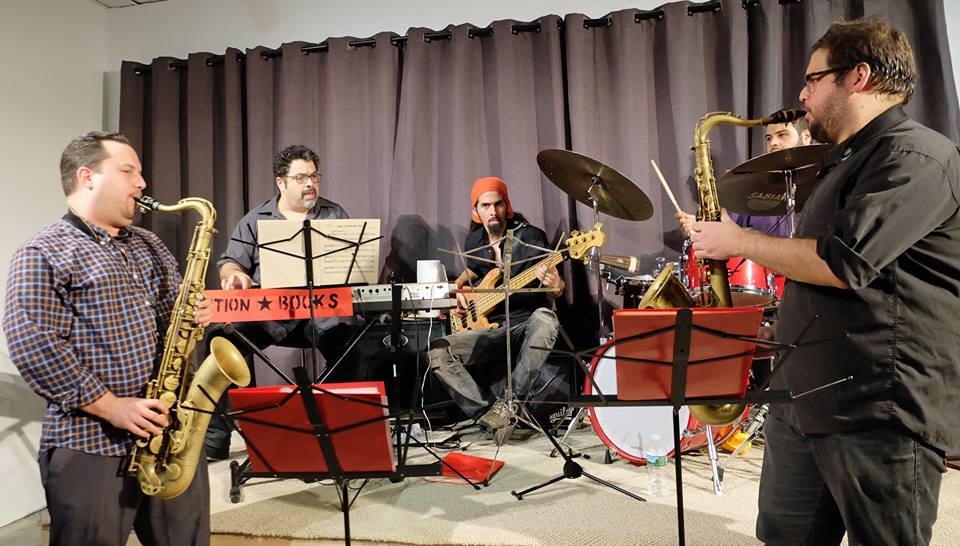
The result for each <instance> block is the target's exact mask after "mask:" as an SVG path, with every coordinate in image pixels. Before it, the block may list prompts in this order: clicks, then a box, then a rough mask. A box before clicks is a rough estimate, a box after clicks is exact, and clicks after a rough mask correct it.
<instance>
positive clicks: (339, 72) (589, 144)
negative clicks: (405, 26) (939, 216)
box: [120, 0, 960, 305]
mask: <svg viewBox="0 0 960 546" xmlns="http://www.w3.org/2000/svg"><path fill="white" fill-rule="evenodd" d="M705 7H708V8H709V9H704V8H705ZM864 14H865V15H882V16H885V17H887V18H888V19H890V21H891V22H892V23H893V24H894V25H897V26H898V27H900V28H901V29H903V30H904V31H905V32H906V33H907V35H908V37H909V38H910V40H911V43H912V44H913V46H914V48H915V51H916V56H917V60H918V64H919V70H920V81H919V84H918V86H917V89H916V92H915V94H914V97H913V100H912V101H911V102H910V104H909V105H908V106H907V112H908V113H909V114H910V115H911V116H912V117H914V118H915V119H917V120H918V121H920V122H921V123H924V124H926V125H928V126H930V127H932V128H934V129H936V130H938V131H940V132H942V133H944V134H946V135H947V136H948V137H950V138H952V139H954V140H957V139H958V138H960V122H958V109H960V108H958V100H957V92H956V89H955V85H954V79H953V71H952V64H951V61H950V54H949V47H948V44H947V38H946V22H945V19H944V13H943V3H942V1H941V0H829V1H821V0H804V1H800V2H790V3H784V4H781V3H780V1H779V0H758V1H756V2H741V1H740V0H722V1H719V2H712V3H709V4H704V3H700V2H698V3H694V2H686V1H684V2H672V3H669V4H666V5H664V6H662V7H661V8H660V9H659V10H656V11H654V12H642V11H638V10H634V9H627V10H622V11H617V12H614V13H611V14H609V15H608V16H607V18H606V20H605V21H590V20H587V19H586V18H585V17H584V16H583V15H579V14H573V15H567V16H566V17H565V18H564V19H563V20H562V24H561V19H560V18H559V17H557V16H554V15H550V16H545V17H542V18H540V19H538V20H537V21H534V22H531V23H518V22H516V21H510V20H504V21H496V22H494V23H492V24H491V27H490V29H489V30H487V29H476V28H474V27H472V26H469V25H457V26H450V27H448V28H447V29H446V30H447V31H449V37H445V36H441V35H438V33H436V32H434V31H432V30H430V29H425V28H412V29H410V30H409V31H408V33H407V39H406V40H405V41H403V40H401V41H400V42H401V45H397V42H395V41H394V40H393V39H395V38H396V36H395V35H393V34H390V33H381V34H378V35H377V36H375V37H374V38H373V39H372V43H371V42H370V41H369V40H364V41H362V42H360V43H357V42H356V41H354V40H353V39H351V38H345V37H344V38H331V39H329V40H327V41H326V45H327V47H326V50H324V51H315V52H310V53H308V52H305V51H304V47H305V46H309V45H310V44H306V43H304V42H291V43H286V44H283V45H282V46H280V48H279V49H276V50H274V49H269V48H265V47H257V48H252V49H248V50H246V51H245V52H243V53H241V52H240V51H239V50H235V49H230V50H227V51H226V52H225V54H224V55H223V56H213V55H211V54H209V53H196V54H192V55H190V56H189V57H188V59H187V60H186V61H182V60H177V59H172V58H168V57H161V58H157V59H155V60H154V61H153V62H152V63H151V64H150V65H149V66H148V67H143V66H141V65H138V64H136V63H128V62H125V63H123V66H122V67H121V101H120V128H121V131H122V132H124V133H125V134H126V135H127V136H128V138H130V139H131V141H132V142H133V143H134V147H135V148H136V149H137V150H138V152H139V153H140V155H141V159H142V161H143V164H144V173H145V176H146V178H147V181H148V190H147V192H148V193H149V194H151V195H153V196H154V197H155V198H157V199H158V200H160V201H161V202H163V203H175V202H176V201H177V200H178V199H180V198H182V197H185V196H199V197H204V198H207V199H210V200H212V201H213V203H214V205H215V206H216V208H217V210H218V213H219V219H218V229H219V230H220V235H219V236H218V237H216V238H215V239H214V245H213V253H214V256H216V255H218V254H219V253H220V252H221V251H222V250H223V248H224V247H225V246H226V244H227V242H228V239H227V236H228V234H229V233H230V232H231V231H232V229H233V227H234V226H235V225H236V224H237V222H238V221H239V220H240V218H241V217H242V216H243V214H244V213H245V212H246V211H247V210H249V209H250V208H251V207H253V206H255V205H257V204H259V203H261V202H263V201H264V200H266V199H268V198H271V197H272V196H274V195H275V183H274V177H273V173H272V160H273V155H274V153H275V152H277V151H278V150H279V149H281V148H282V147H283V146H285V145H288V144H294V143H299V144H305V145H307V146H309V147H310V148H312V149H314V150H315V151H316V152H317V153H318V155H319V156H320V165H319V167H320V171H321V173H322V175H323V178H322V179H321V182H320V192H321V195H323V196H324V197H327V198H329V199H331V200H333V201H336V202H339V203H340V204H341V205H343V206H344V207H345V208H346V210H347V211H348V212H349V214H350V215H351V216H352V217H354V218H364V217H368V218H380V219H381V220H382V225H381V230H382V234H383V236H384V238H383V240H382V243H381V246H380V249H381V262H382V263H383V270H382V276H383V278H386V275H387V273H389V272H391V271H392V272H396V273H397V274H398V275H399V278H400V280H402V281H408V282H409V281H413V280H415V277H416V274H415V271H416V260H418V259H430V258H434V259H442V260H443V262H444V263H445V265H446V267H447V270H448V272H450V273H451V274H453V273H455V272H459V271H460V270H461V268H462V265H461V263H460V261H459V260H458V259H457V258H455V257H454V256H452V255H450V254H447V253H442V252H439V251H438V249H441V248H442V249H454V248H456V246H457V244H458V243H460V244H462V242H463V239H464V237H465V235H466V230H467V225H468V224H469V215H470V202H469V191H470V186H471V184H472V182H473V180H474V179H476V178H478V177H481V176H490V175H493V176H500V177H502V178H504V179H505V180H506V181H507V183H508V185H509V187H510V197H511V201H512V202H513V205H514V209H515V210H517V211H520V212H522V213H523V214H525V215H526V217H527V218H528V219H529V220H530V221H531V223H533V224H534V225H538V226H542V227H543V228H544V230H545V231H546V232H547V235H548V237H549V238H550V239H551V242H557V241H559V239H560V236H561V234H564V233H567V232H569V230H570V229H571V228H575V227H583V228H585V229H589V228H590V227H591V226H592V224H593V222H594V220H593V212H592V211H591V210H589V209H588V208H587V207H585V206H584V205H580V204H578V205H576V206H572V205H571V201H570V199H569V198H568V197H567V196H566V195H565V194H564V193H563V192H561V191H560V190H559V189H557V188H556V187H555V186H554V185H553V183H551V182H550V181H549V180H547V179H546V178H545V177H544V176H543V175H542V174H541V173H540V172H539V169H538V168H537V164H536V155H537V153H538V152H539V151H540V150H543V149H547V148H566V149H572V150H574V151H577V152H579V153H582V154H585V155H587V156H589V157H592V158H594V159H596V160H598V161H600V162H601V163H604V164H605V165H608V166H610V167H612V168H614V169H617V170H618V171H620V172H621V173H623V174H624V175H625V176H626V177H628V178H629V179H630V180H631V181H632V182H633V183H634V184H636V185H637V187H638V188H639V189H640V190H642V191H643V192H644V193H645V194H646V195H647V196H648V197H649V199H650V200H651V201H652V203H653V205H654V210H655V212H654V216H653V218H651V219H649V220H646V221H643V222H628V221H623V220H617V219H613V218H610V217H603V218H602V221H603V223H604V230H605V232H606V233H607V241H608V242H607V245H606V246H605V248H604V249H603V251H604V252H605V253H609V254H626V255H634V256H639V257H641V258H643V262H642V271H641V273H649V272H651V271H652V268H653V265H654V263H655V262H654V258H656V257H661V256H662V257H666V258H668V259H673V258H675V257H676V256H677V254H678V251H679V248H680V245H681V237H680V234H679V233H678V231H677V229H676V225H675V222H674V220H673V217H672V215H673V208H672V206H671V205H670V203H669V201H668V200H667V198H666V196H665V194H664V192H663V191H662V189H661V188H660V185H659V183H658V181H657V180H656V178H655V176H654V172H653V170H652V168H651V166H650V160H651V159H653V160H656V161H657V163H658V165H659V166H660V168H661V169H662V171H663V173H664V175H665V177H666V179H667V181H668V183H669V185H670V187H671V188H672V191H673V193H674V194H675V195H676V197H677V199H678V200H679V202H680V205H681V207H683V208H684V209H685V210H687V211H693V210H695V208H696V200H697V192H696V188H695V185H694V182H693V175H692V173H693V168H694V158H693V154H692V152H691V150H690V147H691V145H692V143H693V131H694V127H695V125H696V123H697V121H698V120H699V119H700V118H701V117H702V116H704V115H705V114H707V113H708V112H713V111H724V112H732V113H734V114H737V115H740V116H742V117H746V118H757V117H761V116H763V115H766V114H769V113H771V112H773V111H775V110H778V109H780V108H783V107H788V106H796V105H798V100H797V95H798V94H799V91H800V87H801V86H802V84H803V73H804V69H805V67H806V65H807V61H808V56H809V48H810V46H811V45H812V44H813V42H814V41H815V40H816V39H817V38H818V37H820V36H821V35H822V34H823V32H824V31H825V30H826V29H827V27H828V26H829V25H830V23H831V22H833V21H835V20H837V19H841V18H850V17H856V16H861V15H864ZM314 49H315V48H314ZM709 138H710V140H711V144H712V148H713V159H714V164H715V174H716V175H717V176H718V177H719V176H722V174H723V172H724V171H725V170H726V169H729V168H732V167H734V166H736V165H738V164H740V163H742V162H743V161H745V160H747V159H748V158H749V157H752V156H754V155H758V154H760V153H762V152H763V151H764V146H763V131H762V130H760V129H756V128H753V129H747V128H742V127H732V126H720V127H717V128H716V129H714V130H713V131H712V132H711V134H710V135H709ZM142 222H143V225H145V226H146V227H148V228H150V229H152V230H154V231H155V232H156V233H157V234H158V235H159V236H160V237H161V238H162V239H163V240H164V242H165V243H166V244H167V245H168V246H169V247H170V248H171V250H173V251H174V252H175V254H176V255H177V256H178V257H179V258H180V259H181V260H182V259H183V258H184V254H185V251H186V248H187V246H188V245H189V241H190V237H191V234H192V230H193V225H194V224H195V223H196V218H195V217H194V216H193V215H187V214H183V215H165V214H148V215H146V217H145V218H144V219H143V220H142ZM213 269H214V268H213V267H211V269H210V274H209V275H208V285H209V286H216V284H217V283H216V272H215V271H213ZM573 272H576V273H577V275H578V276H577V279H574V282H572V283H571V287H572V290H571V291H569V293H568V294H567V300H568V303H569V302H572V301H579V302H581V303H584V305H589V302H590V301H591V299H592V298H593V294H594V293H595V286H593V285H592V284H590V283H589V282H586V280H585V276H584V271H583V269H582V268H578V267H569V268H568V269H567V278H568V280H570V279H571V274H572V273H573Z"/></svg>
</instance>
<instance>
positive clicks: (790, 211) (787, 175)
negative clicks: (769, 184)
mask: <svg viewBox="0 0 960 546" xmlns="http://www.w3.org/2000/svg"><path fill="white" fill-rule="evenodd" d="M781 172H783V183H784V186H786V190H787V191H786V195H787V216H789V217H790V237H791V238H792V237H793V236H794V234H796V233H797V220H796V218H797V214H796V210H797V184H796V183H795V182H794V181H793V171H792V170H786V171H781Z"/></svg>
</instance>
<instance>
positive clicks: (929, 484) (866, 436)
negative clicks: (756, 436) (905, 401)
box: [757, 416, 946, 546]
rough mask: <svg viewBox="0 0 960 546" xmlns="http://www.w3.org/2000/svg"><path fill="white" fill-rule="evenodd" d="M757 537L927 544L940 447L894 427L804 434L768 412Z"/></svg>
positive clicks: (777, 540)
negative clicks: (925, 443)
mask: <svg viewBox="0 0 960 546" xmlns="http://www.w3.org/2000/svg"><path fill="white" fill-rule="evenodd" d="M764 436H765V438H766V447H765V448H764V454H763V470H762V472H761V476H760V500H759V507H760V512H759V515H758V516H757V538H759V539H760V540H761V541H763V542H764V543H766V544H773V545H778V546H779V545H783V544H791V545H792V544H804V545H811V546H812V545H816V546H821V545H829V544H840V541H841V540H842V539H843V535H844V532H846V533H847V534H848V535H849V536H848V539H849V543H850V544H851V545H855V544H868V545H870V546H875V545H876V546H880V545H885V544H890V545H908V544H929V543H930V536H931V534H932V532H933V523H934V521H936V519H937V505H938V500H939V499H938V497H939V494H940V482H941V480H942V479H943V473H944V472H945V471H946V469H945V466H944V463H943V454H942V453H938V452H937V451H936V450H934V449H931V448H930V447H927V446H926V445H924V444H922V443H920V442H918V441H917V440H915V439H914V438H912V437H911V436H909V435H907V434H906V433H905V432H902V431H900V430H897V429H893V428H873V429H867V430H859V431H854V432H841V433H834V434H824V435H806V434H802V433H800V432H797V431H796V430H795V429H794V428H793V427H792V426H791V425H790V424H789V423H787V422H786V421H783V420H782V419H779V418H777V417H774V416H771V417H770V418H768V419H767V422H766V424H765V426H764Z"/></svg>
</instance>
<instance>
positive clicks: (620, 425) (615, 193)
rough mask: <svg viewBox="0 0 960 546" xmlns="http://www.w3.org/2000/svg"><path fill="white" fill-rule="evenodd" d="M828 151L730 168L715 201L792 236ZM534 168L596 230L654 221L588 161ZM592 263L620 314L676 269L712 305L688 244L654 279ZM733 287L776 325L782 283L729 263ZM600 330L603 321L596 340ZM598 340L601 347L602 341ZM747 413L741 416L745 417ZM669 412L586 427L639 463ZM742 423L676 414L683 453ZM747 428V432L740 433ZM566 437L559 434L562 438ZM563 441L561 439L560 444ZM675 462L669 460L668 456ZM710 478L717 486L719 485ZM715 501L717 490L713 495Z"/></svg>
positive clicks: (601, 419) (607, 365)
mask: <svg viewBox="0 0 960 546" xmlns="http://www.w3.org/2000/svg"><path fill="white" fill-rule="evenodd" d="M829 148H830V147H829V146H825V145H813V146H803V147H797V148H789V149H785V150H779V151H775V152H771V153H768V154H764V155H762V156H758V157H756V158H754V159H751V160H749V161H747V162H745V163H743V164H741V165H739V166H738V167H736V168H734V169H731V170H730V171H728V172H727V173H726V174H724V175H723V176H722V177H721V178H720V179H719V180H718V181H717V195H718V197H719V200H720V203H721V205H722V206H723V207H725V208H726V209H728V210H730V211H734V212H737V213H739V214H744V215H750V216H786V217H787V218H788V219H789V222H790V223H789V226H790V234H791V236H792V234H793V233H794V232H795V226H796V222H795V220H794V218H795V215H796V213H797V212H798V211H800V210H801V209H802V207H803V205H804V203H805V202H806V201H807V199H808V198H809V197H810V195H811V194H812V192H813V190H814V188H815V183H816V172H817V164H818V163H819V160H820V158H821V157H823V155H824V154H825V153H826V152H827V150H829ZM537 162H538V164H539V165H540V168H541V170H542V171H543V173H544V175H546V177H547V178H548V179H550V180H551V181H552V182H553V183H554V184H555V185H556V186H557V187H559V188H560V189H561V190H563V191H564V192H565V193H567V194H568V195H569V196H571V197H573V198H574V199H576V200H577V201H579V202H581V203H584V204H586V205H588V206H591V207H592V208H593V210H594V213H595V216H596V219H597V222H598V223H599V216H600V213H603V214H608V215H610V216H614V217H617V218H622V219H625V220H635V221H642V220H646V219H648V218H650V217H652V216H653V205H652V204H651V202H650V199H649V198H647V196H646V195H645V194H644V193H643V191H642V190H641V189H640V188H638V187H637V186H636V185H635V184H634V183H633V182H631V181H630V180H629V179H628V178H627V177H625V176H623V175H622V174H620V173H619V172H617V171H616V170H614V169H612V168H610V167H608V166H606V165H603V164H602V163H600V162H598V161H596V160H593V159H591V158H589V157H586V156H583V155H580V154H577V153H575V152H570V151H565V150H544V151H542V152H540V154H539V155H538V156H537ZM594 250H595V251H596V252H595V254H594V256H593V259H594V261H593V263H592V267H593V268H594V270H595V271H597V275H598V301H602V295H603V294H602V290H603V287H602V286H601V284H602V283H601V281H600V278H601V277H600V275H601V270H603V269H604V267H606V268H607V269H606V270H605V272H604V274H605V278H606V281H608V282H612V283H613V284H614V285H615V286H616V290H617V294H618V295H622V296H623V307H624V308H636V307H637V306H638V303H639V302H640V301H641V300H642V299H643V296H644V294H645V293H646V292H647V290H649V289H650V287H651V285H652V284H653V283H654V277H655V276H656V275H657V274H659V273H660V272H661V270H662V269H663V268H665V267H669V268H672V269H673V272H674V275H676V276H677V278H678V280H679V281H680V282H681V283H682V286H683V287H684V289H685V290H686V291H687V292H688V293H689V294H690V296H691V297H692V299H693V300H694V301H696V302H698V305H703V304H704V302H705V301H706V300H707V299H708V298H709V294H708V292H709V283H708V282H706V280H705V271H704V268H703V267H702V266H701V265H700V264H699V263H698V261H697V260H696V259H695V258H694V256H693V248H692V247H691V246H690V245H689V241H687V242H685V244H684V248H683V250H682V252H681V254H680V258H679V263H678V264H676V267H675V265H674V264H673V263H669V262H667V260H666V259H665V258H657V259H656V261H657V266H656V268H655V269H654V271H653V275H639V276H637V275H634V276H620V277H618V278H616V279H613V275H611V274H610V269H609V268H611V267H612V268H615V269H619V270H621V271H624V272H625V273H635V272H637V271H639V267H638V265H639V263H640V261H639V259H637V258H634V257H630V256H602V255H600V254H599V249H594ZM727 270H728V273H729V280H730V288H731V293H732V296H733V298H732V299H733V303H734V306H737V307H742V306H759V307H762V308H764V311H765V313H764V314H765V316H767V317H768V320H770V321H772V320H774V316H775V314H776V311H777V308H778V305H779V301H780V298H781V296H782V294H783V287H784V281H785V279H784V277H783V276H781V275H779V274H777V273H776V272H775V271H771V270H769V269H766V268H764V267H762V266H761V265H759V264H757V263H755V262H752V261H750V260H748V259H745V258H741V257H735V258H731V259H730V260H728V262H727ZM603 337H604V334H603V330H602V315H601V338H603ZM601 341H605V340H604V339H601ZM611 344H612V341H607V342H606V343H605V344H604V345H602V346H601V347H600V349H599V350H598V351H597V354H596V356H595V357H594V358H593V360H592V361H591V363H590V366H591V371H592V374H593V378H594V381H595V384H596V387H597V388H599V389H600V391H602V392H603V393H604V394H615V393H616V391H617V389H616V386H617V385H616V365H615V362H616V360H615V359H614V358H610V357H612V356H613V355H614V354H615V350H616V349H615V348H614V347H612V346H611ZM592 390H594V387H593V386H592V385H591V382H590V380H589V378H588V379H587V381H586V382H585V385H584V394H591V393H592ZM749 410H750V408H749V407H748V408H747V411H745V412H744V416H746V415H747V414H748V412H749ZM672 412H673V410H672V408H671V407H669V406H659V407H658V406H639V407H622V406H621V407H604V406H597V407H592V408H590V409H589V414H590V422H591V425H592V426H593V428H594V430H595V432H596V433H597V436H599V438H600V440H601V441H602V442H603V443H604V444H605V445H606V446H607V447H608V448H609V449H611V450H613V451H614V452H616V453H617V454H619V455H620V456H621V457H623V458H625V459H627V460H628V461H631V462H634V463H640V464H642V463H643V462H644V461H645V459H644V453H643V449H642V443H643V438H646V437H649V436H650V435H651V434H654V433H656V434H659V435H660V436H661V437H662V438H669V437H671V436H672V435H673V433H672V430H671V428H672ZM581 417H582V412H581V413H580V414H578V415H577V416H576V417H575V418H574V421H573V422H572V423H571V424H570V427H569V428H568V430H567V434H569V432H570V431H571V430H573V428H574V427H575V426H576V424H577V422H578V421H579V419H580V418H581ZM743 418H744V417H743V416H742V417H741V418H740V419H738V420H737V421H735V422H734V423H730V424H729V425H724V426H713V427H710V426H706V425H704V424H703V423H700V422H699V421H698V420H697V419H696V418H695V417H694V416H693V415H691V414H690V412H689V410H688V409H687V408H686V407H684V408H681V410H680V423H681V426H684V423H685V424H686V425H685V429H684V430H681V431H680V433H681V437H682V441H681V444H680V449H681V451H682V452H687V451H693V450H699V449H701V448H704V447H709V448H710V450H711V451H713V448H714V446H716V445H720V444H723V443H724V442H725V441H726V440H728V439H729V438H731V437H732V436H733V435H734V434H735V433H737V432H738V431H739V430H740V428H741V421H742V420H743ZM744 428H746V427H744ZM567 434H565V435H564V438H563V439H565V438H566V436H567ZM561 441H562V440H561ZM671 455H672V453H671ZM716 481H717V480H716V476H715V483H716ZM718 494H719V490H718Z"/></svg>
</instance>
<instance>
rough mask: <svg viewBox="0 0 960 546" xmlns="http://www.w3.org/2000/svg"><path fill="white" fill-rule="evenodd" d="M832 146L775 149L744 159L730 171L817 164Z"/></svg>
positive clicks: (794, 167)
mask: <svg viewBox="0 0 960 546" xmlns="http://www.w3.org/2000/svg"><path fill="white" fill-rule="evenodd" d="M830 148H833V146H832V145H830V144H811V145H809V146H796V147H794V148H787V149H785V150H777V151H775V152H770V153H767V154H763V155H758V156H757V157H755V158H753V159H750V160H748V161H745V162H743V163H741V164H740V165H738V166H737V167H734V168H733V169H731V171H730V172H734V173H738V174H743V173H761V172H770V171H787V170H792V169H798V168H801V167H808V166H810V165H817V164H819V163H820V160H821V159H822V158H823V156H825V155H826V154H827V152H828V151H830Z"/></svg>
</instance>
